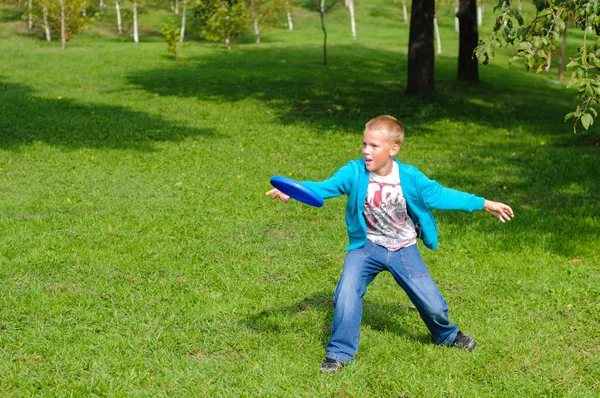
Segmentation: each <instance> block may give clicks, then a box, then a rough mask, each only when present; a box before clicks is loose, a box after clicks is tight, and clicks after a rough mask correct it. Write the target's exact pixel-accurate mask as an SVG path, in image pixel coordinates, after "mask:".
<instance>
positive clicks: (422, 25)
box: [406, 0, 435, 94]
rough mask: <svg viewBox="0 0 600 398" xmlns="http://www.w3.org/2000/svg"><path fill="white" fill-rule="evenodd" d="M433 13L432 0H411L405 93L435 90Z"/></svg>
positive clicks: (423, 92)
mask: <svg viewBox="0 0 600 398" xmlns="http://www.w3.org/2000/svg"><path fill="white" fill-rule="evenodd" d="M434 15H435V2H434V0H413V3H412V9H411V12H410V36H409V43H408V79H407V84H406V93H407V94H431V93H433V92H434V91H435V83H434V67H435V66H434V63H435V54H434V50H433V17H434Z"/></svg>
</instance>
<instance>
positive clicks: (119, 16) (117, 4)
mask: <svg viewBox="0 0 600 398" xmlns="http://www.w3.org/2000/svg"><path fill="white" fill-rule="evenodd" d="M115 8H116V9H117V31H118V32H119V34H121V33H123V24H122V23H121V8H120V7H119V2H118V1H115Z"/></svg>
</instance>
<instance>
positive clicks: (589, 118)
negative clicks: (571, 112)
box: [580, 113, 594, 130]
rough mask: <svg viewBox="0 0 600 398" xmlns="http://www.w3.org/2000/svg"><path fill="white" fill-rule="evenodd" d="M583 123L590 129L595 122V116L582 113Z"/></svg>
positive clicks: (585, 127) (584, 126)
mask: <svg viewBox="0 0 600 398" xmlns="http://www.w3.org/2000/svg"><path fill="white" fill-rule="evenodd" d="M580 120H581V125H582V126H583V128H584V129H586V130H587V129H589V128H590V126H591V125H592V124H594V118H593V117H592V115H590V114H589V113H584V114H583V115H581V119H580Z"/></svg>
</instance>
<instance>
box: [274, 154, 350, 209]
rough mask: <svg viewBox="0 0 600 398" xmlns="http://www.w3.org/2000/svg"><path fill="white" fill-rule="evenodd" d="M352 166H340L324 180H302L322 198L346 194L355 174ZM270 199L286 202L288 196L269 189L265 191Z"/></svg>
mask: <svg viewBox="0 0 600 398" xmlns="http://www.w3.org/2000/svg"><path fill="white" fill-rule="evenodd" d="M353 167H354V166H353V165H352V164H351V163H348V164H346V165H345V166H343V167H341V168H340V169H339V170H338V171H336V172H335V174H334V175H333V176H332V177H331V178H329V179H327V180H325V181H320V182H316V181H302V182H301V183H302V184H304V185H306V186H307V187H308V188H309V189H312V190H313V191H315V192H316V193H317V194H318V195H320V196H321V197H322V198H323V199H329V198H334V197H336V196H340V195H348V194H349V193H350V188H351V185H352V177H353V176H354V175H355V172H354V168H353ZM265 195H266V196H270V197H271V199H279V200H281V201H282V202H283V203H287V202H288V200H289V199H290V197H289V196H288V195H286V194H284V193H283V192H281V191H280V190H278V189H271V190H270V191H268V192H266V193H265Z"/></svg>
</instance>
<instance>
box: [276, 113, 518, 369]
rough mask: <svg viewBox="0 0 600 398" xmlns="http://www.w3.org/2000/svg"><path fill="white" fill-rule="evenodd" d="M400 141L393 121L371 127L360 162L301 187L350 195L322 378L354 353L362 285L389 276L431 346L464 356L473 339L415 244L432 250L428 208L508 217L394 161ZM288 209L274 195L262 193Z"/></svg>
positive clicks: (496, 206)
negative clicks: (453, 317) (451, 314)
mask: <svg viewBox="0 0 600 398" xmlns="http://www.w3.org/2000/svg"><path fill="white" fill-rule="evenodd" d="M403 140H404V128H403V127H402V124H401V123H400V122H399V121H398V119H396V118H394V117H392V116H387V115H383V116H379V117H376V118H374V119H372V120H371V121H369V122H368V123H367V124H366V126H365V131H364V135H363V147H362V155H363V157H362V159H359V160H353V161H350V162H349V163H348V164H346V165H345V166H344V167H342V168H340V169H339V170H338V171H337V172H336V173H335V174H334V175H333V177H331V178H330V179H328V180H325V181H322V182H310V181H306V182H303V184H305V185H306V186H307V187H309V188H310V189H312V190H314V191H315V192H317V193H318V194H320V195H321V196H322V197H323V198H324V199H327V198H331V197H335V196H340V195H344V194H345V195H348V202H347V204H346V227H347V232H348V238H349V241H350V245H349V246H348V248H346V250H347V251H348V255H347V257H346V260H345V262H344V268H343V271H342V276H341V277H340V280H339V282H338V284H337V286H336V289H335V295H334V315H333V332H332V336H331V339H330V340H329V343H327V353H326V356H325V359H324V360H323V362H322V363H321V367H320V371H321V372H337V371H338V370H340V369H341V368H342V367H343V366H344V364H346V363H348V362H349V361H351V360H352V359H353V358H354V355H355V354H356V351H357V349H358V341H359V330H360V322H361V317H362V297H363V296H364V295H365V293H366V290H367V285H368V284H369V283H370V282H371V281H372V280H373V279H374V278H375V276H377V274H379V273H380V272H382V271H389V272H390V273H391V274H392V276H393V277H394V279H395V280H396V282H397V283H398V284H399V285H400V287H402V289H404V291H405V292H406V293H407V295H408V297H409V298H410V300H411V301H412V303H413V304H414V306H415V307H416V309H417V310H418V312H419V314H420V316H421V318H422V319H423V321H424V322H425V324H426V325H427V328H428V329H429V331H430V332H431V334H432V336H433V339H434V341H435V342H436V343H437V344H440V345H449V346H454V347H459V348H463V349H467V350H469V351H470V350H472V349H473V348H474V347H475V340H474V339H473V338H472V337H471V336H469V335H467V334H464V333H462V332H460V331H459V330H458V326H457V325H456V324H454V323H450V320H449V318H448V305H447V304H446V301H445V300H444V298H443V297H442V295H441V294H440V292H439V291H438V289H437V287H436V285H435V283H434V281H433V279H432V278H431V276H430V274H429V271H428V270H427V266H426V265H425V263H424V262H423V259H422V258H421V255H420V253H419V250H418V249H417V245H416V239H417V237H419V238H421V239H422V240H423V243H424V244H425V246H426V247H428V248H430V249H432V250H435V249H436V248H437V245H438V233H437V226H436V223H435V219H434V218H433V214H432V213H431V210H430V209H431V208H433V209H439V210H463V211H469V212H472V211H473V210H482V209H483V210H485V211H487V212H488V213H490V214H492V215H494V216H496V217H497V218H498V219H499V220H500V221H502V222H503V223H504V222H505V221H509V220H510V219H511V218H512V217H514V214H513V211H512V209H511V208H510V207H509V206H507V205H505V204H503V203H499V202H493V201H490V200H486V199H484V198H481V197H477V196H475V195H471V194H468V193H464V192H460V191H455V190H452V189H448V188H444V187H442V186H441V185H440V184H438V183H437V182H435V181H433V180H430V179H429V178H427V177H426V176H425V175H424V174H423V173H421V172H420V171H419V170H418V169H417V168H415V167H413V166H409V165H404V164H401V163H400V162H398V161H397V160H395V159H394V157H395V156H396V155H397V154H398V152H399V151H400V147H401V146H402V141H403ZM266 195H268V196H271V198H273V199H276V198H278V199H280V200H281V201H283V202H284V203H287V201H288V199H289V196H287V195H285V194H284V193H282V192H281V191H279V190H277V189H272V190H270V191H268V192H267V193H266Z"/></svg>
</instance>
